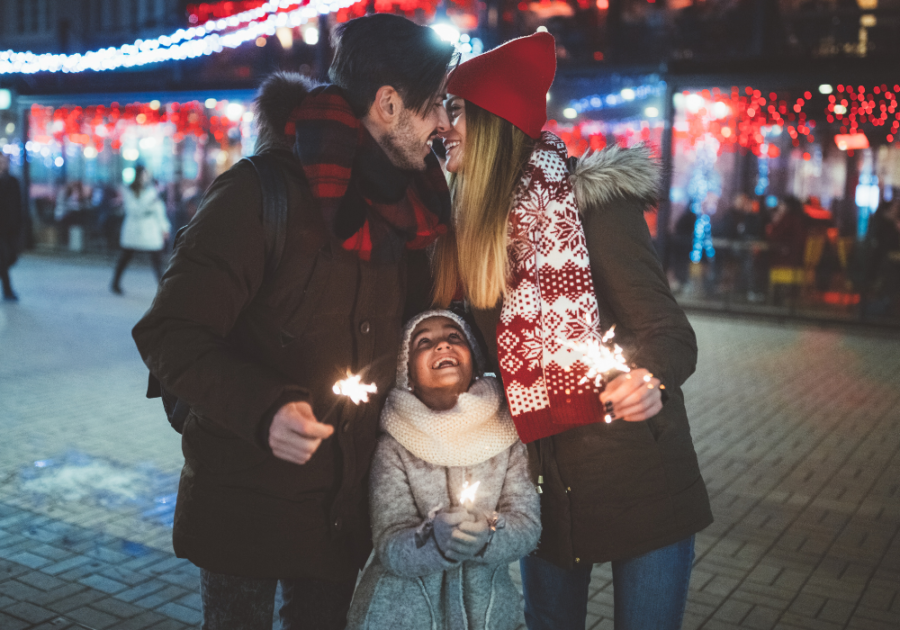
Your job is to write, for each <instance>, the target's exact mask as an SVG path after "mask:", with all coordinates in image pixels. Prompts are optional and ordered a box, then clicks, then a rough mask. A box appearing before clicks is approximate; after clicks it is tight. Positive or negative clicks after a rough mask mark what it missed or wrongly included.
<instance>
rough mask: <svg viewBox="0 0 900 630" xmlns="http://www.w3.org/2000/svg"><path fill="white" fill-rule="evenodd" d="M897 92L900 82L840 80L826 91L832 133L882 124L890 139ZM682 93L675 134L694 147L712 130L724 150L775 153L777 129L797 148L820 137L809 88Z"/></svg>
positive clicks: (898, 122) (899, 124)
mask: <svg viewBox="0 0 900 630" xmlns="http://www.w3.org/2000/svg"><path fill="white" fill-rule="evenodd" d="M898 92H900V85H895V86H893V88H890V87H888V86H887V85H884V84H882V85H880V86H874V87H872V88H866V87H865V86H852V85H838V86H837V89H836V93H835V94H829V95H828V96H827V103H826V104H825V111H824V112H823V113H824V115H825V120H826V121H827V122H828V123H829V124H831V125H833V127H834V133H838V128H839V129H840V133H841V134H856V133H861V132H863V131H866V132H868V133H869V134H873V133H877V131H876V130H878V129H880V130H881V131H882V132H883V133H885V140H886V141H887V142H888V143H891V142H893V141H894V138H895V137H896V136H897V133H898V131H900V112H898V111H897V99H898V96H897V93H898ZM679 98H680V99H681V101H680V105H679V109H680V110H681V111H682V112H683V114H684V122H683V123H682V124H676V129H675V131H676V138H677V139H678V140H680V141H683V142H686V143H687V144H688V146H691V147H692V146H694V144H696V143H697V142H698V141H699V140H701V139H702V138H704V137H706V135H707V134H709V135H711V136H712V137H714V138H715V139H716V140H717V141H718V142H719V150H718V152H719V153H720V154H721V153H723V152H731V151H736V150H745V151H750V152H752V153H753V154H754V155H757V156H762V155H763V154H765V156H767V157H772V158H774V157H778V155H779V154H780V152H781V150H780V149H779V147H778V146H776V145H775V144H774V143H771V142H769V141H768V140H767V137H768V136H769V135H770V134H772V133H773V132H774V133H775V134H777V133H780V132H781V131H784V132H787V134H788V136H789V137H790V140H791V145H793V146H794V147H798V148H799V147H802V146H803V145H804V143H812V142H815V139H816V136H815V129H816V123H817V121H816V120H815V119H814V118H812V117H811V116H812V115H811V114H808V113H807V110H808V108H809V106H810V103H811V102H814V101H817V100H818V97H815V98H814V96H813V94H812V93H811V92H809V91H806V92H803V93H802V95H800V96H798V97H796V98H785V97H784V96H783V95H781V96H780V95H779V94H778V93H776V92H771V93H769V94H768V95H765V94H763V93H762V92H761V91H760V90H756V89H753V88H752V87H745V88H744V90H743V91H741V90H740V89H739V88H737V87H732V88H731V91H730V92H723V91H721V90H719V89H718V88H713V89H712V90H702V91H700V92H697V93H691V92H683V93H682V94H681V95H679ZM823 98H824V95H823ZM864 128H865V129H864Z"/></svg>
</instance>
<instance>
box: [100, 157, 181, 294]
mask: <svg viewBox="0 0 900 630" xmlns="http://www.w3.org/2000/svg"><path fill="white" fill-rule="evenodd" d="M151 181H152V177H151V175H150V171H148V170H147V169H146V168H144V167H143V166H137V167H135V169H134V181H133V182H131V184H130V185H129V186H127V187H126V188H125V191H124V193H123V195H122V197H123V204H124V206H125V221H123V222H122V237H121V239H120V241H119V244H120V245H121V247H122V255H121V256H119V262H118V263H117V264H116V272H115V274H114V275H113V280H112V285H111V286H110V290H111V291H112V292H113V293H115V294H117V295H122V286H121V284H120V282H121V281H122V274H123V273H125V267H127V266H128V263H130V262H131V259H132V258H133V257H134V254H135V252H137V251H144V252H147V253H149V254H150V262H151V264H152V265H153V271H154V273H156V280H157V282H158V281H159V279H160V278H161V277H162V257H161V253H162V249H163V246H164V245H165V244H166V239H167V238H169V231H170V230H171V229H172V226H171V224H170V223H169V219H168V217H166V206H165V204H163V202H162V200H161V199H160V198H159V195H158V194H157V193H156V189H155V188H154V187H153V186H151V185H150V182H151Z"/></svg>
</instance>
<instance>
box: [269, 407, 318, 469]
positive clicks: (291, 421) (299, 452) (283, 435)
mask: <svg viewBox="0 0 900 630" xmlns="http://www.w3.org/2000/svg"><path fill="white" fill-rule="evenodd" d="M332 433H334V427H332V426H331V425H328V424H322V423H321V422H319V421H318V420H316V417H315V416H314V415H313V410H312V407H310V406H309V403H305V402H291V403H288V404H286V405H285V406H284V407H282V408H281V409H279V410H278V412H277V413H276V414H275V417H274V418H273V419H272V426H271V427H269V448H271V449H272V454H273V455H275V457H277V458H279V459H283V460H285V461H288V462H292V463H294V464H305V463H306V462H308V461H309V458H310V457H312V456H313V453H315V452H316V449H317V448H319V444H321V443H322V440H324V439H325V438H328V437H331V434H332Z"/></svg>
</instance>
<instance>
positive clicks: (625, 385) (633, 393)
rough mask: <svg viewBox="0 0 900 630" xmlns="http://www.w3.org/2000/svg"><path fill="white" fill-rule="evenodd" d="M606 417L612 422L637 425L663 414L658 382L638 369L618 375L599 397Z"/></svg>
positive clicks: (645, 371)
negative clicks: (611, 418) (661, 412)
mask: <svg viewBox="0 0 900 630" xmlns="http://www.w3.org/2000/svg"><path fill="white" fill-rule="evenodd" d="M600 402H602V403H603V404H604V405H606V413H607V414H609V415H610V416H612V417H613V419H614V420H627V421H628V422H640V421H642V420H646V419H647V418H652V417H653V416H655V415H656V414H658V413H659V412H660V411H662V407H663V403H662V393H661V392H660V383H659V379H658V378H655V377H654V376H653V375H652V374H650V372H648V371H647V370H645V369H643V368H640V369H637V370H632V371H631V372H629V373H627V374H619V376H617V377H616V378H614V379H613V380H612V381H610V382H609V383H608V384H607V385H606V389H605V390H603V392H602V393H601V394H600Z"/></svg>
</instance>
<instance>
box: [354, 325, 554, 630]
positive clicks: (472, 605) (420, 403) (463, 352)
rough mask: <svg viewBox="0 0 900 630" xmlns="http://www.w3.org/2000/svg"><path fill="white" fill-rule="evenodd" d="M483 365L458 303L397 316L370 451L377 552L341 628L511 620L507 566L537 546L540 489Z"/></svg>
mask: <svg viewBox="0 0 900 630" xmlns="http://www.w3.org/2000/svg"><path fill="white" fill-rule="evenodd" d="M473 363H474V366H473ZM483 369H484V361H483V359H482V357H481V354H480V352H479V350H478V346H477V345H476V343H475V342H474V339H473V337H472V333H471V331H470V330H469V328H468V326H467V325H466V324H465V322H464V321H463V320H462V319H461V318H460V317H458V316H457V315H456V314H454V313H452V312H450V311H428V312H425V313H422V314H420V315H418V316H416V317H414V318H412V320H410V322H409V323H408V324H407V325H406V328H405V330H404V335H403V340H402V343H401V349H400V357H399V360H398V363H397V386H396V387H395V388H394V390H393V391H391V393H390V395H389V396H388V399H387V402H386V403H385V407H384V410H383V411H382V414H381V428H382V429H383V430H384V434H383V435H382V436H381V438H380V440H379V443H378V446H377V449H376V452H375V459H374V461H373V462H372V472H371V486H370V502H371V512H372V537H373V541H374V544H375V553H374V556H373V559H372V560H371V561H370V564H369V565H368V566H367V567H366V568H365V570H364V571H363V575H362V577H361V579H360V582H359V585H358V586H357V589H356V593H355V595H354V597H353V603H352V604H351V606H350V613H349V620H348V621H349V623H348V625H347V628H348V630H355V629H360V630H362V629H372V630H374V629H385V630H403V629H405V628H408V629H410V630H424V629H429V630H444V629H454V630H455V629H457V628H458V629H460V630H462V629H466V630H475V629H479V628H483V629H485V630H488V629H489V630H506V629H508V628H515V627H516V625H517V624H518V622H519V619H520V605H521V604H520V600H521V598H520V596H519V594H518V592H517V591H516V589H515V587H514V586H513V584H512V581H511V580H510V577H509V567H508V565H509V563H510V562H512V561H513V560H516V559H518V558H520V557H521V556H523V555H525V554H527V553H529V552H530V551H531V550H532V549H534V547H535V546H536V545H537V541H538V537H539V536H540V529H541V526H540V514H539V506H538V496H537V492H536V491H535V489H534V486H533V485H532V483H531V481H530V479H529V474H528V463H527V453H526V450H525V447H524V446H523V445H522V443H521V442H520V441H519V440H518V437H517V435H516V430H515V427H514V426H513V423H512V420H511V418H510V415H509V412H508V410H507V408H506V403H505V401H504V397H503V390H502V385H501V384H500V383H499V381H498V380H497V379H496V378H494V377H490V376H483V375H481V374H482V372H483ZM467 489H468V490H469V492H470V493H471V494H470V495H469V496H470V498H469V499H466V498H465V495H463V492H464V490H467ZM473 490H474V493H472V491H473Z"/></svg>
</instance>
